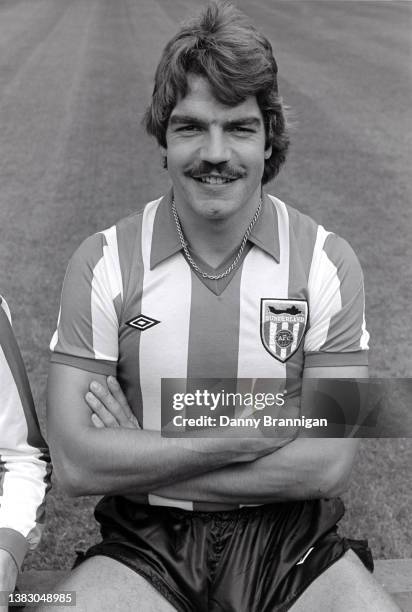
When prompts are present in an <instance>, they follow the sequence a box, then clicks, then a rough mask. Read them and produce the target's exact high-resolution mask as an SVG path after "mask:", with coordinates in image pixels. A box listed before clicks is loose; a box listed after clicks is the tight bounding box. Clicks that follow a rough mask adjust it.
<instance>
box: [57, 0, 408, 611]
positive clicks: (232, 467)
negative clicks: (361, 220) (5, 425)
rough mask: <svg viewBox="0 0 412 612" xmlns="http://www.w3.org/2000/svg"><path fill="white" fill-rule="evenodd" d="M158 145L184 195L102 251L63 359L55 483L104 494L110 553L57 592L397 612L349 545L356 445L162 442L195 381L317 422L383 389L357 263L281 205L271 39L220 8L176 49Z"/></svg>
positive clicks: (109, 599) (140, 218)
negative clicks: (344, 400)
mask: <svg viewBox="0 0 412 612" xmlns="http://www.w3.org/2000/svg"><path fill="white" fill-rule="evenodd" d="M146 127H147V129H148V131H149V133H151V134H153V135H154V136H155V137H156V138H157V141H158V143H159V145H160V148H161V151H162V154H163V157H164V162H165V166H166V167H167V169H168V172H169V175H170V177H171V180H172V184H173V189H172V190H171V192H170V193H169V194H168V195H166V196H165V197H164V198H160V199H159V200H155V201H153V202H150V203H149V204H147V205H146V206H145V207H144V209H143V211H142V212H141V213H138V214H135V215H132V216H131V217H129V218H127V219H124V220H122V221H120V222H119V223H118V224H117V225H116V226H114V227H112V228H110V229H108V230H106V231H104V232H102V233H99V234H96V235H94V236H92V237H91V238H90V239H88V240H86V241H85V242H84V243H83V245H82V246H81V247H80V249H79V250H78V251H77V252H76V254H75V255H74V257H73V258H72V260H71V262H70V264H69V268H68V271H67V274H66V278H65V283H64V288H63V294H62V302H61V312H60V317H59V324H58V329H57V332H56V334H55V336H54V337H53V340H52V344H51V348H52V351H53V355H52V365H51V370H50V381H49V427H50V443H51V445H52V452H53V458H54V462H55V468H56V471H57V474H58V477H59V478H60V480H61V482H62V484H63V486H64V487H65V488H66V490H67V491H68V492H69V493H72V494H74V495H82V494H105V495H106V497H105V498H104V499H103V500H102V501H101V502H100V503H99V504H98V506H97V509H96V517H97V520H98V521H100V523H101V525H102V537H103V542H102V543H100V544H98V545H96V546H94V547H92V548H91V549H90V550H89V551H88V552H87V554H86V559H85V560H83V562H82V563H80V564H79V565H78V567H76V569H75V570H74V572H73V573H72V575H71V576H70V577H69V578H68V579H67V580H66V581H65V582H64V584H62V585H60V586H59V587H58V588H59V589H71V590H75V591H76V593H77V606H78V607H80V609H82V610H83V609H96V610H97V609H102V610H117V609H119V610H120V609H121V610H128V609H136V605H138V609H139V610H145V611H146V610H156V611H160V610H173V609H177V610H184V611H185V612H188V611H191V610H195V609H196V610H197V609H199V610H203V611H207V610H210V611H212V610H214V611H216V610H225V611H232V610H233V611H234V610H236V611H237V612H239V611H245V612H246V611H247V612H252V611H259V612H267V611H269V610H270V611H273V610H286V609H289V608H293V609H294V610H303V609H304V610H311V609H314V610H315V609H316V610H318V609H319V608H321V609H330V610H343V609H345V610H348V609H350V610H362V611H365V610H374V611H376V610H395V609H396V607H395V606H393V604H392V603H391V602H390V601H389V599H388V598H387V597H386V595H385V594H384V593H383V592H382V591H380V589H379V588H378V586H377V585H376V584H375V583H374V581H373V579H372V578H371V577H370V575H369V574H368V572H367V571H366V570H365V569H364V568H363V566H362V564H361V563H360V561H359V560H358V558H357V557H356V556H355V555H354V553H353V552H352V551H350V550H349V545H348V542H347V541H346V540H344V539H342V538H340V537H339V535H338V534H337V532H336V523H337V521H338V520H339V519H340V518H341V516H342V515H343V506H342V503H341V502H340V500H339V499H336V496H337V495H339V493H340V492H341V491H343V490H344V489H345V487H346V485H347V481H348V478H349V474H350V470H351V467H352V464H353V461H354V457H355V451H356V446H357V444H356V441H355V440H353V439H352V440H348V439H333V440H330V439H315V440H313V439H312V440H311V439H304V438H302V437H297V438H296V439H295V435H294V433H293V432H292V433H291V434H290V435H289V437H282V438H279V437H271V436H260V437H259V436H255V437H247V438H245V439H241V438H239V437H227V438H223V437H220V436H218V435H216V436H210V437H204V438H194V437H192V438H186V437H181V438H169V437H163V438H162V437H161V436H160V433H159V431H160V429H161V406H162V402H163V406H162V408H163V409H164V411H165V412H167V402H165V395H166V396H167V393H168V392H169V391H170V389H172V390H173V388H175V387H174V385H177V387H178V388H179V389H180V387H179V384H180V382H179V381H181V380H182V379H183V380H184V381H187V387H185V388H189V389H192V390H193V391H194V392H196V391H199V389H197V388H196V385H198V386H200V385H201V384H204V385H210V386H211V387H213V385H214V384H216V381H218V383H220V381H222V380H224V381H227V387H226V383H225V385H224V388H225V389H226V388H227V389H229V390H232V391H233V390H237V389H238V385H241V384H242V383H241V381H243V380H244V379H249V380H251V379H253V381H254V383H253V384H254V385H258V386H259V385H261V384H266V383H262V381H267V380H269V381H273V384H272V387H273V388H275V387H276V386H277V385H280V387H279V388H280V389H284V390H286V395H287V396H288V398H289V401H290V402H291V405H293V404H294V403H295V404H298V405H299V404H300V403H301V399H302V401H303V400H304V399H305V389H306V388H307V385H308V381H310V380H311V379H313V378H322V377H324V378H333V377H335V378H364V377H365V376H366V374H367V348H368V334H367V332H366V329H365V324H364V314H363V310H364V306H363V303H364V299H363V283H362V275H361V270H360V267H359V264H358V261H357V259H356V257H355V255H354V254H353V252H352V250H351V249H350V247H349V246H348V245H347V244H346V243H345V242H344V241H343V240H341V239H340V238H338V237H337V236H335V235H334V234H330V233H328V232H326V231H325V230H324V229H323V228H322V227H320V226H318V225H317V224H316V223H314V222H313V221H312V220H311V219H309V218H308V217H306V216H304V215H302V214H300V213H299V212H297V211H296V210H294V209H292V208H290V207H287V206H286V205H285V204H283V203H282V202H280V201H279V200H278V199H276V198H273V197H271V196H268V195H266V194H263V193H262V184H264V183H266V182H268V181H269V180H270V179H272V178H273V177H274V176H275V175H276V174H277V172H278V171H279V168H280V166H281V164H282V163H283V161H284V160H285V156H286V150H287V146H288V136H287V133H286V127H285V118H284V114H283V109H282V104H281V101H280V99H279V97H278V91H277V66H276V62H275V60H274V58H273V55H272V49H271V46H270V43H269V41H268V40H267V39H266V38H265V37H264V36H262V35H261V34H260V33H259V32H257V31H256V30H255V29H254V28H253V26H252V25H251V23H250V22H249V21H248V20H247V19H246V18H245V17H244V16H243V15H241V14H240V13H239V12H237V11H236V10H235V9H234V8H233V7H232V6H231V5H228V4H212V5H210V6H209V7H207V8H206V9H205V10H204V11H203V13H202V15H200V17H198V18H197V19H196V20H194V21H193V22H191V23H190V24H189V25H188V26H184V27H183V28H182V29H181V30H180V31H179V32H178V34H177V35H176V36H175V37H173V39H172V40H171V41H170V42H169V44H168V45H167V46H166V48H165V50H164V52H163V55H162V58H161V60H160V63H159V66H158V69H157V72H156V76H155V87H154V91H153V97H152V103H151V106H150V108H149V110H148V112H147V114H146ZM309 315H310V318H309ZM115 376H117V378H118V380H119V383H120V385H119V384H118V383H117V381H116V379H115V378H114V377H115ZM200 379H201V380H203V383H201V380H200ZM205 379H206V382H204V380H205ZM162 381H163V383H162ZM162 384H163V395H162ZM269 384H271V383H269ZM89 388H90V392H89V391H88V390H89ZM121 389H124V391H125V396H123V394H122V390H121ZM85 397H86V402H87V404H88V405H89V406H90V407H91V411H90V410H89V409H88V408H87V404H86V403H85ZM129 405H130V408H129ZM279 502H283V503H279ZM241 506H246V507H241ZM309 585H310V586H309ZM91 602H93V604H92V603H91ZM136 602H138V604H136Z"/></svg>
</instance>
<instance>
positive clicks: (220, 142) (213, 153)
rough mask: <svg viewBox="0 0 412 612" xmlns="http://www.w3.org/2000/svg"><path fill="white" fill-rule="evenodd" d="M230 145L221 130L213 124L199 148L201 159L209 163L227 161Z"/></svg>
mask: <svg viewBox="0 0 412 612" xmlns="http://www.w3.org/2000/svg"><path fill="white" fill-rule="evenodd" d="M230 155H231V152H230V147H229V146H228V143H227V141H226V137H225V134H224V132H223V130H222V129H221V128H219V127H217V126H213V127H212V128H211V129H210V130H209V132H208V133H207V134H205V141H204V142H203V144H202V147H201V150H200V157H201V159H202V161H207V162H209V163H210V164H220V163H222V162H228V161H229V159H230Z"/></svg>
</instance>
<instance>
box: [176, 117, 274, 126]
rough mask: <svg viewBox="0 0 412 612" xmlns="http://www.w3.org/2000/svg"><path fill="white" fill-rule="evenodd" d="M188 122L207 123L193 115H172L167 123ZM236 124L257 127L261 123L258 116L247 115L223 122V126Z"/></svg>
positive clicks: (202, 124) (195, 123) (205, 124)
mask: <svg viewBox="0 0 412 612" xmlns="http://www.w3.org/2000/svg"><path fill="white" fill-rule="evenodd" d="M188 123H191V124H194V125H201V126H207V125H208V122H207V121H203V120H202V119H199V118H198V117H195V116H193V115H172V116H171V117H170V120H169V125H170V126H171V127H173V126H176V125H182V124H188ZM236 125H245V126H250V127H259V126H261V125H262V121H261V119H260V118H259V117H251V116H248V117H239V118H238V119H230V120H228V121H224V122H223V126H224V127H232V126H236Z"/></svg>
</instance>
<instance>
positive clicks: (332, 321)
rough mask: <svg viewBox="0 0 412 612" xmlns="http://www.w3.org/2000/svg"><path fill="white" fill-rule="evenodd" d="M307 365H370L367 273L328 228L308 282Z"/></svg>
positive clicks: (319, 243) (320, 239)
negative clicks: (366, 306) (363, 272)
mask: <svg viewBox="0 0 412 612" xmlns="http://www.w3.org/2000/svg"><path fill="white" fill-rule="evenodd" d="M308 293H309V329H308V331H307V334H306V337H305V344H304V351H305V367H314V366H345V365H350V366H358V365H359V366H361V365H367V363H368V359H367V355H368V353H367V351H368V348H369V346H368V342H369V334H368V332H367V330H366V323H365V296H364V285H363V274H362V269H361V267H360V264H359V261H358V258H357V257H356V255H355V253H354V251H353V249H352V248H351V247H350V246H349V244H348V243H347V242H346V241H345V240H343V239H342V238H340V237H339V236H337V235H335V234H330V233H327V232H326V231H325V230H324V229H323V228H320V229H319V231H318V240H317V245H316V246H315V253H314V257H313V261H312V265H311V270H310V274H309V281H308Z"/></svg>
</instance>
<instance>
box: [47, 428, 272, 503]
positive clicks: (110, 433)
mask: <svg viewBox="0 0 412 612" xmlns="http://www.w3.org/2000/svg"><path fill="white" fill-rule="evenodd" d="M239 442H240V441H239V440H237V441H236V444H232V445H231V446H229V445H228V444H227V440H224V439H222V438H204V439H168V438H162V437H161V436H160V433H159V432H152V431H144V430H136V429H122V428H116V429H96V428H94V427H92V426H91V427H88V428H84V429H83V431H82V433H81V435H80V436H78V437H77V438H76V439H74V438H71V439H66V440H65V442H64V443H63V444H61V443H60V442H59V437H56V438H55V439H53V437H52V439H51V451H52V458H53V463H54V467H55V472H56V474H57V477H58V479H59V480H60V481H61V483H62V484H63V486H64V488H65V489H66V491H67V492H68V493H69V494H72V495H86V494H88V495H102V494H107V493H123V492H130V491H133V492H134V493H148V492H150V491H153V490H155V489H157V488H159V487H163V486H166V485H167V484H168V483H170V482H177V481H181V480H187V479H190V478H193V477H197V476H200V475H202V474H204V473H205V472H210V471H214V470H217V469H219V468H221V467H223V466H228V465H233V464H235V463H241V462H248V461H251V460H254V459H255V458H256V457H258V456H261V455H263V454H264V453H268V452H270V451H271V450H273V447H272V448H270V446H269V444H268V441H265V440H262V446H261V448H260V449H258V445H257V441H256V440H252V441H251V444H244V445H243V446H241V445H240V443H239Z"/></svg>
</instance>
